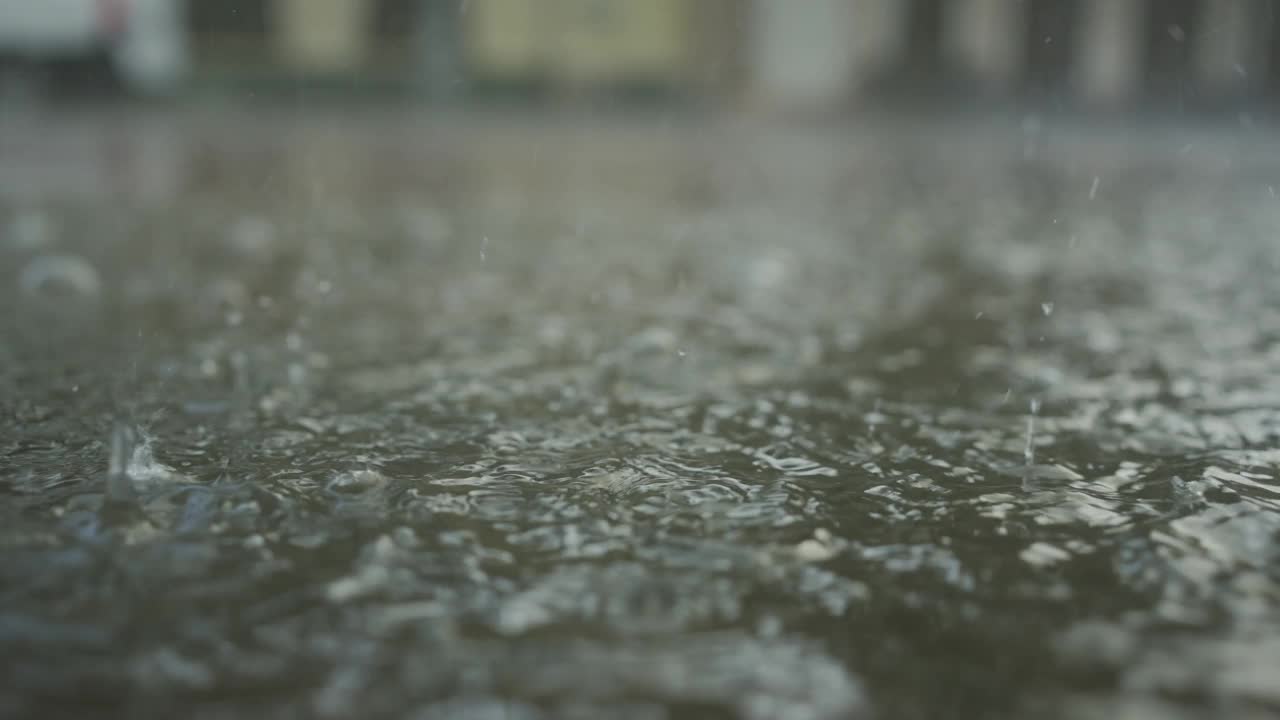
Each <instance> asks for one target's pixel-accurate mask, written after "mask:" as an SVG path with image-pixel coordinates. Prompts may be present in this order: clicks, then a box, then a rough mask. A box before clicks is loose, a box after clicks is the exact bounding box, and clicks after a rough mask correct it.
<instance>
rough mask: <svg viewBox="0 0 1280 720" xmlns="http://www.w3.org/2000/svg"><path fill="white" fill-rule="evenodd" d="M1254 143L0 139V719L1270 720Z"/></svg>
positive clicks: (1271, 397) (1265, 372)
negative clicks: (1228, 719) (717, 719)
mask: <svg viewBox="0 0 1280 720" xmlns="http://www.w3.org/2000/svg"><path fill="white" fill-rule="evenodd" d="M1269 139H1270V138H1269V137H1268V136H1266V135H1265V134H1262V133H1260V132H1251V131H1246V130H1217V131H1211V130H1204V129H1201V130H1194V131H1193V130H1178V129H1176V128H1172V127H1166V128H1162V129H1157V130H1153V129H1148V130H1133V129H1131V130H1125V129H1123V128H1116V127H1113V128H1110V129H1103V128H1092V129H1085V128H1081V127H1074V128H1073V127H1068V126H1056V125H1050V124H1039V123H1035V122H1025V121H1019V122H1012V123H1001V122H995V121H992V122H989V123H977V124H974V123H967V124H964V125H956V126H953V127H947V126H943V125H942V124H940V123H938V122H933V123H914V124H913V123H893V122H883V121H881V122H875V123H869V124H866V125H856V126H855V125H850V126H849V127H843V128H833V127H828V128H825V129H821V130H813V129H810V130H801V129H798V128H792V129H781V128H776V127H775V128H769V127H763V126H748V125H746V124H744V123H741V122H731V121H727V120H723V119H720V120H712V119H696V118H679V119H671V118H656V119H649V120H643V121H641V120H636V121H632V122H625V121H609V122H591V121H589V120H587V121H581V120H578V121H567V120H562V121H556V120H555V119H554V118H552V119H546V118H544V119H541V120H538V121H531V122H526V123H517V122H513V121H509V120H503V119H501V118H497V117H492V116H485V117H475V118H471V117H467V116H450V117H445V118H440V117H435V116H432V115H429V114H423V113H416V112H404V113H398V114H397V113H392V112H381V113H373V112H370V113H350V112H348V113H334V112H324V111H321V112H308V113H303V112H297V113H289V112H285V111H282V110H278V109H277V110H274V111H265V112H263V113H261V114H251V113H248V112H244V111H227V110H208V109H206V110H201V111H188V112H178V111H167V112H166V111H154V112H143V113H139V112H120V111H115V112H103V113H97V114H95V113H67V114H63V115H57V116H47V115H40V114H26V115H4V116H0V156H2V157H3V158H4V161H3V162H0V228H2V229H3V236H2V237H0V278H2V281H0V305H2V306H3V307H4V308H5V312H3V313H0V339H2V342H0V397H2V398H3V401H2V402H0V494H3V497H4V502H3V503H0V514H2V515H3V517H2V518H0V548H2V550H3V552H2V554H0V657H4V658H6V659H5V661H3V663H0V714H3V715H11V714H12V715H18V716H40V717H84V716H86V715H93V716H94V717H112V716H121V717H123V716H133V717H169V716H179V715H181V716H184V717H193V718H224V717H225V718H231V717H236V718H243V717H270V718H275V717H279V718H290V717H334V718H337V717H354V716H361V717H371V718H382V717H386V718H560V717H568V718H574V717H577V718H596V717H619V718H665V717H671V718H704V717H741V718H751V719H766V718H784V719H787V720H791V719H795V720H801V719H806V720H807V719H813V720H827V719H834V718H856V717H872V716H874V717H881V718H938V717H964V718H975V717H1061V718H1120V717H1124V718H1184V717H1185V718H1200V717H1204V718H1209V717H1215V718H1216V717H1233V718H1251V717H1271V716H1274V714H1275V713H1277V712H1280V683H1277V682H1275V678H1276V677H1277V676H1280V479H1278V477H1277V476H1278V473H1280V291H1278V290H1277V287H1278V286H1277V284H1276V278H1277V277H1278V275H1277V271H1280V243H1278V242H1277V240H1276V231H1277V228H1278V227H1280V199H1277V185H1278V184H1280V151H1277V150H1274V149H1270V145H1269V144H1268V140H1269Z"/></svg>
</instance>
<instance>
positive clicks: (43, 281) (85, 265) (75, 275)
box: [18, 255, 102, 297]
mask: <svg viewBox="0 0 1280 720" xmlns="http://www.w3.org/2000/svg"><path fill="white" fill-rule="evenodd" d="M18 282H19V285H20V286H21V287H22V290H23V292H26V293H28V294H31V295H51V296H63V297H66V296H80V297H88V296H96V295H97V294H98V293H100V292H101V291H102V281H101V280H100V279H99V277H98V271H97V270H95V269H94V268H93V265H90V264H89V261H88V260H85V259H84V258H82V257H80V256H78V255H41V256H40V257H38V258H36V259H34V260H32V261H31V262H29V263H27V266H26V267H25V268H23V269H22V275H21V277H20V278H19V281H18Z"/></svg>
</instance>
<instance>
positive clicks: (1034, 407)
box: [1022, 398, 1040, 467]
mask: <svg viewBox="0 0 1280 720" xmlns="http://www.w3.org/2000/svg"><path fill="white" fill-rule="evenodd" d="M1039 413H1040V399H1039V398H1032V399H1031V414H1030V415H1028V416H1027V444H1026V447H1025V448H1023V451H1022V455H1023V457H1024V458H1025V459H1026V461H1027V467H1030V466H1031V465H1034V464H1035V461H1036V445H1035V435H1036V415H1038V414H1039Z"/></svg>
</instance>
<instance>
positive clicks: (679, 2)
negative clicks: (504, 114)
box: [463, 0, 690, 84]
mask: <svg viewBox="0 0 1280 720" xmlns="http://www.w3.org/2000/svg"><path fill="white" fill-rule="evenodd" d="M689 9H690V4H689V3H688V2H685V0H470V1H469V2H468V3H467V5H466V10H465V13H466V15H465V17H464V19H463V22H464V27H465V32H466V36H465V37H466V56H467V60H468V62H469V64H470V66H471V68H472V69H473V70H475V71H476V72H477V73H478V74H480V75H482V76H499V77H504V78H509V79H520V78H533V77H546V78H548V79H550V80H552V81H555V82H563V83H567V84H578V83H596V82H610V81H617V80H651V81H660V82H661V81H666V82H678V81H680V80H681V79H682V78H683V76H684V75H685V73H686V72H687V70H688V61H689V54H690V53H689V47H690V43H689V41H690V38H689V35H690V33H689V28H690V22H689V21H690V17H689V16H690V12H689Z"/></svg>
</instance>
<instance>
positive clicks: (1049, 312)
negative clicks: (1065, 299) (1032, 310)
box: [1040, 302, 1053, 317]
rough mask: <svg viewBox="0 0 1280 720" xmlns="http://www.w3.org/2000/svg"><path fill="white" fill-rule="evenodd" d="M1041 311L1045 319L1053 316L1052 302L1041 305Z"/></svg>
mask: <svg viewBox="0 0 1280 720" xmlns="http://www.w3.org/2000/svg"><path fill="white" fill-rule="evenodd" d="M1040 310H1041V311H1042V312H1043V313H1044V316H1045V317H1049V316H1050V315H1052V314H1053V303H1051V302H1042V303H1040Z"/></svg>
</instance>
